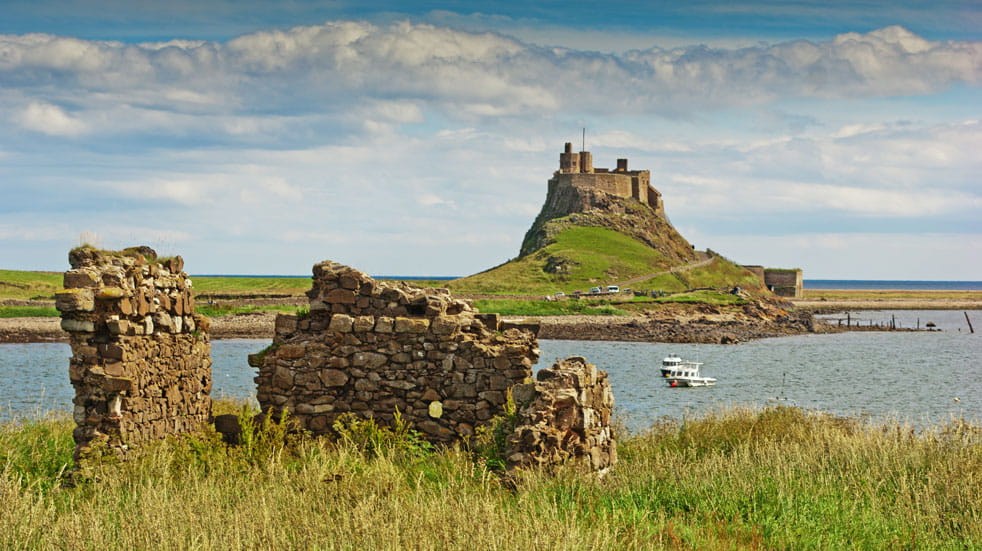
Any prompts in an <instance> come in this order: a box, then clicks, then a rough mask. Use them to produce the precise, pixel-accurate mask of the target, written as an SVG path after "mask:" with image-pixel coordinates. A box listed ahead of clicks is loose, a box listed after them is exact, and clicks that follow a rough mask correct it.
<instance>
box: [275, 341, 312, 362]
mask: <svg viewBox="0 0 982 551" xmlns="http://www.w3.org/2000/svg"><path fill="white" fill-rule="evenodd" d="M306 353H307V347H306V346H304V345H302V344H284V345H281V346H280V347H279V348H277V349H276V357H277V358H280V359H283V360H297V359H300V358H303V357H304V355H305V354H306Z"/></svg>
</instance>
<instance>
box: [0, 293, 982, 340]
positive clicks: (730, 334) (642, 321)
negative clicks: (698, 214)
mask: <svg viewBox="0 0 982 551" xmlns="http://www.w3.org/2000/svg"><path fill="white" fill-rule="evenodd" d="M862 309H866V310H880V309H883V310H915V309H918V308H910V307H909V306H905V307H902V308H897V307H889V306H884V305H883V304H882V303H877V306H875V307H865V308H864V307H862V306H856V305H852V304H850V305H849V306H848V307H846V308H841V307H839V305H838V304H827V303H822V306H821V308H818V307H815V308H811V307H804V306H799V308H798V309H797V310H796V311H795V312H792V313H791V315H789V316H787V317H785V318H781V319H776V320H767V319H750V320H733V319H724V318H722V317H719V316H713V315H708V316H706V315H703V316H699V317H692V316H690V317H687V318H686V317H682V318H671V317H659V318H656V317H653V316H646V315H636V316H582V315H572V316H523V317H522V318H524V319H529V320H535V321H538V322H539V323H540V330H539V335H538V337H539V338H540V339H547V340H548V339H559V340H589V341H622V342H664V343H698V344H736V343H740V342H746V341H749V340H756V339H764V338H771V337H784V336H792V335H802V334H825V333H840V332H846V331H870V330H874V331H877V330H878V331H914V330H913V329H908V328H898V329H883V328H872V329H870V328H866V327H858V326H853V327H850V328H843V327H839V326H835V325H833V324H831V323H821V322H818V321H816V320H814V319H813V318H812V314H813V313H820V312H821V313H830V312H836V311H844V310H862ZM920 309H931V310H943V309H947V310H962V309H964V310H982V305H976V307H975V308H963V307H961V306H959V307H957V308H939V307H936V306H935V307H931V308H920ZM502 317H503V318H518V317H519V316H502ZM275 320H276V313H275V312H261V313H260V312H256V313H247V314H236V315H230V316H221V317H216V318H211V331H210V336H211V339H212V340H224V339H272V338H273V332H274V322H275ZM51 342H63V343H67V342H68V334H67V333H65V332H64V331H62V329H61V318H58V317H23V318H0V344H3V343H51Z"/></svg>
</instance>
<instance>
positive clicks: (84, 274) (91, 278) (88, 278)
mask: <svg viewBox="0 0 982 551" xmlns="http://www.w3.org/2000/svg"><path fill="white" fill-rule="evenodd" d="M62 281H63V283H64V287H65V288H66V289H78V288H91V287H98V286H99V285H100V283H101V280H100V278H99V277H98V276H97V275H96V274H94V273H92V272H89V271H85V270H69V271H67V272H65V275H64V277H63V278H62Z"/></svg>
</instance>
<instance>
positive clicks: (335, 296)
mask: <svg viewBox="0 0 982 551" xmlns="http://www.w3.org/2000/svg"><path fill="white" fill-rule="evenodd" d="M324 302H326V303H328V304H354V303H355V293H354V291H349V290H348V289H335V290H333V291H331V292H330V293H328V294H327V296H326V297H324Z"/></svg>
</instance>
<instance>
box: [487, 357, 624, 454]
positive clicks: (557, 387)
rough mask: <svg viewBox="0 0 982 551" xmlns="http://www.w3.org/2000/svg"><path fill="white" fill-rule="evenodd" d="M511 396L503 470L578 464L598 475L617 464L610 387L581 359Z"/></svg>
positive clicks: (555, 368) (562, 365)
mask: <svg viewBox="0 0 982 551" xmlns="http://www.w3.org/2000/svg"><path fill="white" fill-rule="evenodd" d="M512 394H513V397H514V399H515V403H516V405H517V406H518V422H517V424H516V427H515V430H514V432H513V433H512V434H511V436H510V437H509V438H508V449H507V451H506V454H505V458H506V460H507V463H508V466H509V468H515V467H528V466H536V467H542V466H551V465H557V464H562V463H567V462H578V463H581V464H582V465H583V466H585V467H586V468H588V469H590V470H593V471H604V470H606V469H608V468H609V467H611V466H613V465H614V463H616V462H617V447H616V443H615V441H614V433H613V430H612V428H611V425H610V419H611V410H612V409H613V407H614V396H613V394H612V393H611V388H610V381H609V380H608V378H607V373H606V372H605V371H602V370H599V369H597V367H596V366H595V365H593V364H591V363H587V361H586V359H585V358H582V357H579V356H574V357H570V358H566V359H565V360H560V361H558V362H556V363H555V364H554V365H553V366H552V367H549V368H546V369H542V370H540V371H539V372H538V373H537V374H536V381H535V382H534V383H528V384H524V385H519V386H516V387H515V388H514V389H513V391H512Z"/></svg>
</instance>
